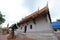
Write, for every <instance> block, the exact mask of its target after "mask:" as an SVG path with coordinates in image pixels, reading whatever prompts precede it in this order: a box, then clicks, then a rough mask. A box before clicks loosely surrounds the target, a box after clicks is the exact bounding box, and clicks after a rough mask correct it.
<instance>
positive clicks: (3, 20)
mask: <svg viewBox="0 0 60 40" xmlns="http://www.w3.org/2000/svg"><path fill="white" fill-rule="evenodd" d="M3 17H4V15H2V14H1V11H0V25H1V24H2V23H4V22H5V19H4V18H3Z"/></svg>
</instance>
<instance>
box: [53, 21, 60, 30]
mask: <svg viewBox="0 0 60 40" xmlns="http://www.w3.org/2000/svg"><path fill="white" fill-rule="evenodd" d="M52 28H53V29H54V31H60V21H56V22H52Z"/></svg>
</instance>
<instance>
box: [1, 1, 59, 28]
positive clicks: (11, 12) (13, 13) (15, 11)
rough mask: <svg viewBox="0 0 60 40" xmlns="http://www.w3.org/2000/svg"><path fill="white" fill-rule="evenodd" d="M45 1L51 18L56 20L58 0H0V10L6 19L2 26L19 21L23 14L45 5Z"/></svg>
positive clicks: (25, 14)
mask: <svg viewBox="0 0 60 40" xmlns="http://www.w3.org/2000/svg"><path fill="white" fill-rule="evenodd" d="M47 1H48V7H49V11H50V15H51V19H52V21H56V19H58V18H59V17H60V15H59V14H60V12H59V11H60V0H0V11H1V13H2V14H3V15H5V17H4V18H5V19H6V21H5V23H3V24H2V26H3V27H6V26H7V24H9V26H10V25H12V24H14V23H17V22H19V21H20V20H21V19H22V18H24V17H25V16H27V15H29V14H31V13H33V12H34V11H37V10H38V8H39V9H42V8H43V7H45V6H46V5H47Z"/></svg>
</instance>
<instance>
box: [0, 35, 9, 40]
mask: <svg viewBox="0 0 60 40" xmlns="http://www.w3.org/2000/svg"><path fill="white" fill-rule="evenodd" d="M7 36H8V35H2V34H0V40H7Z"/></svg>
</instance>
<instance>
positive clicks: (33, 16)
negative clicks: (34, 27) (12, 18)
mask: <svg viewBox="0 0 60 40" xmlns="http://www.w3.org/2000/svg"><path fill="white" fill-rule="evenodd" d="M47 10H48V7H47V6H46V7H44V8H42V9H41V10H38V11H35V12H33V13H32V14H30V15H28V16H26V17H25V18H23V19H22V20H21V21H20V22H19V23H18V24H20V23H23V22H25V21H27V20H29V19H30V18H35V17H37V16H38V15H40V14H42V13H43V12H45V11H47Z"/></svg>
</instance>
